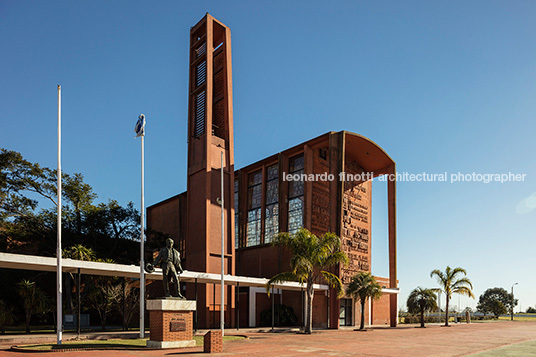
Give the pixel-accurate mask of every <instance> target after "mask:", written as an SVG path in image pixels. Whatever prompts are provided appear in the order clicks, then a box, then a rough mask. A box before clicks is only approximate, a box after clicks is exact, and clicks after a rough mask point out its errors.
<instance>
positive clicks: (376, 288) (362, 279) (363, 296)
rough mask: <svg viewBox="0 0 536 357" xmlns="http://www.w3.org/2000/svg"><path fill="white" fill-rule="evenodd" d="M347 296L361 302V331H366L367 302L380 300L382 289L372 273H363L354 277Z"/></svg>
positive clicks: (347, 290)
mask: <svg viewBox="0 0 536 357" xmlns="http://www.w3.org/2000/svg"><path fill="white" fill-rule="evenodd" d="M346 295H349V296H352V297H353V298H354V299H356V300H359V301H360V302H361V325H360V326H359V329H360V330H364V329H365V302H366V301H367V299H369V298H370V299H373V300H378V299H379V298H380V297H381V296H382V287H381V286H380V284H378V282H377V281H376V278H374V277H373V276H372V275H371V274H370V272H368V271H361V272H359V273H357V274H356V275H354V276H353V277H352V280H351V281H350V284H348V288H347V289H346Z"/></svg>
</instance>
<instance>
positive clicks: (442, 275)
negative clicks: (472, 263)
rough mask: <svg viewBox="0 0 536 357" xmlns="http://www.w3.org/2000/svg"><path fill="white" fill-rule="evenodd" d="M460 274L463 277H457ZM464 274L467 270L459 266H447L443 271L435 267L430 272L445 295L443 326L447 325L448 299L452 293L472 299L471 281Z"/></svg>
mask: <svg viewBox="0 0 536 357" xmlns="http://www.w3.org/2000/svg"><path fill="white" fill-rule="evenodd" d="M460 275H464V277H460V278H458V277H459V276H460ZM466 275H467V272H466V271H465V269H463V268H459V267H458V268H454V269H451V267H450V266H447V269H446V270H445V271H444V272H442V271H440V270H438V269H435V270H433V271H432V272H431V273H430V277H431V278H432V277H434V276H435V277H436V278H437V282H438V283H439V286H440V288H439V289H438V290H439V291H443V292H444V293H445V296H446V304H445V326H448V325H449V301H450V299H451V298H452V294H460V295H466V296H469V297H472V298H473V299H474V298H475V296H474V295H473V291H472V289H473V284H471V281H470V280H469V279H468V278H467V277H465V276H466Z"/></svg>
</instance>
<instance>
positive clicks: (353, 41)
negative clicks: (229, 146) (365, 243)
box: [0, 0, 536, 310]
mask: <svg viewBox="0 0 536 357" xmlns="http://www.w3.org/2000/svg"><path fill="white" fill-rule="evenodd" d="M206 12H210V13H211V14H212V15H213V16H215V17H216V18H217V19H219V20H221V21H222V22H224V23H225V24H226V25H228V26H229V27H230V28H231V31H232V46H233V53H232V55H233V86H234V88H233V89H234V124H235V160H236V167H237V168H239V167H242V166H245V165H247V164H249V163H252V162H255V161H257V160H259V159H261V158H264V157H266V156H268V155H271V154H273V153H276V152H278V151H281V150H284V149H286V148H288V147H290V146H293V145H294V144H296V143H298V142H302V141H305V140H308V139H310V138H313V137H315V136H318V135H320V134H322V133H324V132H327V131H330V130H333V131H338V130H348V131H353V132H356V133H359V134H362V135H365V136H367V137H369V138H371V139H372V140H374V141H375V142H377V143H378V144H379V145H380V146H382V147H383V148H384V149H385V150H386V151H387V152H388V153H389V154H390V155H391V156H392V157H393V159H394V160H395V161H396V162H397V167H398V170H399V171H406V172H410V173H419V172H422V171H426V172H429V173H441V172H448V173H449V174H451V173H457V172H463V173H472V172H478V173H503V172H506V173H507V172H509V171H511V172H515V173H522V174H527V177H526V180H525V181H524V182H518V183H503V184H500V183H489V184H484V183H453V184H451V183H448V182H447V183H438V182H435V183H433V182H427V183H423V182H421V183H416V182H403V183H400V184H399V186H398V272H399V279H400V287H401V289H402V293H401V305H403V304H404V302H405V300H406V298H407V295H408V293H409V291H410V290H411V289H413V288H415V287H416V286H417V285H421V286H425V287H435V286H436V283H435V281H434V280H432V279H431V278H429V273H430V271H431V270H433V269H435V268H440V269H444V268H445V267H446V265H450V266H452V267H455V266H462V267H464V268H466V269H467V271H468V274H469V278H470V279H471V280H472V281H473V283H474V286H475V295H476V296H477V299H478V296H479V295H480V294H481V293H482V292H483V291H484V290H485V289H486V288H489V287H495V286H500V287H504V288H506V289H508V290H510V286H511V285H512V284H513V283H514V282H519V285H518V286H516V295H517V296H518V297H520V299H521V300H520V302H521V308H522V309H523V310H525V309H526V308H527V307H528V306H529V305H530V306H534V305H536V284H535V282H536V281H535V280H536V279H535V277H534V272H535V271H536V263H535V261H536V259H535V258H534V256H535V252H536V243H535V242H536V219H535V218H536V209H532V210H531V209H530V208H531V207H532V208H534V206H536V203H535V202H534V201H535V200H536V196H533V198H532V199H529V201H528V206H527V201H526V200H525V201H524V199H526V198H527V197H529V196H531V195H532V194H533V193H535V192H536V165H535V159H534V155H535V153H536V147H535V146H536V145H535V143H536V140H535V135H536V120H535V118H534V116H535V113H536V100H535V98H536V41H535V35H534V34H535V33H536V22H535V21H534V19H535V18H536V2H534V1H515V2H507V1H470V2H466V1H449V2H446V1H441V2H440V1H404V2H399V1H381V2H372V1H347V2H344V1H338V2H328V1H323V2H318V1H292V2H290V1H263V2H260V1H196V2H185V1H157V2H147V1H84V2H82V1H15V0H9V1H8V0H2V1H0V34H1V35H0V49H1V53H2V54H1V56H0V79H1V80H0V147H4V148H7V149H10V150H16V151H19V152H21V153H22V154H23V155H24V156H25V157H26V158H27V159H28V160H31V161H34V162H39V163H40V164H42V165H44V166H49V167H55V166H56V85H57V84H61V85H62V95H63V149H64V150H63V169H64V170H65V171H66V172H69V173H74V172H81V173H83V174H84V176H85V179H86V181H87V182H88V183H89V184H91V185H92V186H93V188H94V190H95V191H96V192H97V193H98V195H99V200H101V201H107V200H108V199H110V198H114V199H117V200H119V202H120V203H122V204H126V203H127V202H128V201H134V202H135V203H136V205H137V206H138V207H139V204H140V203H139V188H140V141H139V139H138V140H135V139H134V138H133V137H134V132H133V128H134V124H135V122H136V118H137V116H138V115H139V114H140V113H144V114H145V115H146V116H147V136H146V203H147V205H151V204H154V203H156V202H159V201H161V200H163V199H166V198H168V197H170V196H172V195H175V194H177V193H180V192H183V191H184V190H185V187H186V171H185V168H186V129H187V122H186V116H187V89H188V84H187V82H188V80H187V78H188V62H187V60H188V37H189V29H190V26H193V25H194V24H195V23H196V22H197V21H198V20H199V19H201V18H202V17H203V16H204V15H205V13H206ZM385 191H386V188H385V183H379V182H377V183H374V194H375V198H374V204H373V214H374V217H373V222H374V225H373V232H372V234H373V241H374V243H373V248H372V249H373V265H372V267H373V273H374V274H376V275H380V276H387V274H388V269H387V261H386V253H387V238H386V229H385V223H386V220H387V216H386V212H385V207H386V198H385ZM460 302H461V305H462V307H464V306H466V305H468V306H473V307H474V306H475V305H476V300H470V299H466V298H462V299H461V301H460ZM454 303H455V304H457V303H458V298H457V297H456V298H454Z"/></svg>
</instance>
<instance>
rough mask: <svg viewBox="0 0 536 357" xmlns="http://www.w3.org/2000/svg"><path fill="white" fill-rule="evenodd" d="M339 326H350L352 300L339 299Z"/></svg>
mask: <svg viewBox="0 0 536 357" xmlns="http://www.w3.org/2000/svg"><path fill="white" fill-rule="evenodd" d="M339 325H340V326H352V299H341V308H340V311H339Z"/></svg>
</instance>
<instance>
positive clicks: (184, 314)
mask: <svg viewBox="0 0 536 357" xmlns="http://www.w3.org/2000/svg"><path fill="white" fill-rule="evenodd" d="M149 326H150V331H151V340H152V341H182V340H191V339H192V338H193V328H194V326H193V311H160V310H151V311H150V312H149ZM172 330H179V331H172Z"/></svg>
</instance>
